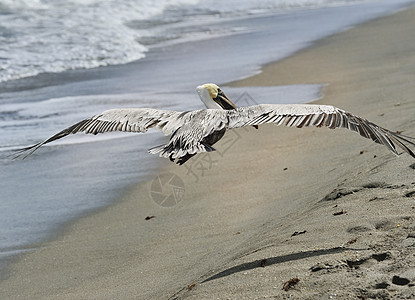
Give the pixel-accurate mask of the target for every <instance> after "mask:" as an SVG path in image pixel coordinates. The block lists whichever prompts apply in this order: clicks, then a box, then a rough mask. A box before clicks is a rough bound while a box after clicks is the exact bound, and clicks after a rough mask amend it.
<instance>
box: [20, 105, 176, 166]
mask: <svg viewBox="0 0 415 300" xmlns="http://www.w3.org/2000/svg"><path fill="white" fill-rule="evenodd" d="M179 115H180V113H179V112H176V111H169V110H158V109H152V108H130V109H128V108H124V109H110V110H107V111H104V112H102V113H101V114H98V115H95V116H93V117H91V118H88V119H85V120H83V121H80V122H78V123H76V124H74V125H72V126H70V127H68V128H66V129H64V130H62V131H61V132H58V133H57V134H55V135H54V136H52V137H50V138H48V139H47V140H45V141H43V142H40V143H38V144H35V145H32V146H29V147H26V148H23V149H20V150H18V151H19V153H18V155H17V157H19V156H23V158H25V157H27V156H28V155H30V154H32V153H33V152H34V151H36V150H37V149H38V148H39V147H41V146H42V145H44V144H47V143H50V142H53V141H55V140H58V139H61V138H63V137H65V136H67V135H69V134H75V133H78V132H84V133H90V134H98V133H104V132H111V131H125V132H146V131H147V130H149V129H150V128H153V127H156V128H158V129H160V130H161V131H162V132H163V133H164V134H165V135H169V134H171V133H172V132H173V131H174V130H176V126H177V124H176V123H177V116H179Z"/></svg>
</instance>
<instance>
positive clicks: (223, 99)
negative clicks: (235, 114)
mask: <svg viewBox="0 0 415 300" xmlns="http://www.w3.org/2000/svg"><path fill="white" fill-rule="evenodd" d="M212 100H213V101H215V102H216V103H217V104H219V105H220V107H222V108H223V109H225V110H231V109H235V108H237V106H236V105H235V104H234V103H233V102H232V101H231V100H229V98H228V97H227V96H226V95H225V93H224V92H222V90H221V89H218V95H217V96H216V97H215V98H213V99H212Z"/></svg>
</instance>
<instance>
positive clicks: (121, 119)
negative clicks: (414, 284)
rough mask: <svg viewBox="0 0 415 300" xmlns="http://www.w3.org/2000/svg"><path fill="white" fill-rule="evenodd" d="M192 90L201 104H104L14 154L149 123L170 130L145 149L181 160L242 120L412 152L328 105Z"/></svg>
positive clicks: (393, 136)
mask: <svg viewBox="0 0 415 300" xmlns="http://www.w3.org/2000/svg"><path fill="white" fill-rule="evenodd" d="M196 90H197V93H198V94H199V97H200V99H201V100H202V101H203V103H204V104H205V105H206V107H207V109H201V110H195V111H185V112H178V111H170V110H159V109H153V108H129V109H127V108H120V109H110V110H106V111H104V112H102V113H100V114H97V115H95V116H93V117H91V118H88V119H85V120H82V121H80V122H78V123H76V124H74V125H72V126H70V127H68V128H66V129H64V130H62V131H61V132H59V133H57V134H55V135H54V136H52V137H50V138H48V139H47V140H45V141H43V142H40V143H38V144H35V145H32V146H30V147H26V148H23V149H20V151H21V152H20V154H19V155H18V156H20V155H22V156H23V157H26V156H28V155H30V154H31V153H33V152H34V151H35V150H37V149H38V148H39V147H41V146H42V145H44V144H47V143H50V142H52V141H55V140H58V139H61V138H63V137H65V136H67V135H69V134H75V133H78V132H84V133H92V134H98V133H104V132H110V131H126V132H146V131H147V130H148V129H150V128H153V127H155V128H158V129H159V130H161V131H162V132H163V133H164V134H165V135H167V136H169V135H170V140H169V142H168V143H167V144H165V145H161V146H157V147H154V148H151V149H150V150H149V152H150V153H151V154H159V156H160V157H165V158H169V159H170V160H171V161H175V162H176V163H177V164H180V165H181V164H184V163H185V162H186V161H187V160H188V159H189V158H191V157H192V156H194V155H196V154H197V153H201V152H210V151H215V149H214V148H213V147H212V146H213V145H214V144H215V143H216V142H217V141H219V140H220V139H221V138H222V137H223V135H224V134H225V131H226V130H227V129H232V128H238V127H243V126H255V127H256V128H258V127H257V126H258V125H261V124H265V123H274V124H276V125H285V126H289V127H297V128H301V127H306V126H316V127H323V126H324V127H328V128H331V129H334V128H346V129H349V130H351V131H355V132H357V133H359V134H360V135H361V136H362V137H365V138H368V139H371V140H373V141H374V142H376V143H379V144H383V145H385V146H386V147H387V148H388V149H389V151H391V152H392V153H394V154H396V155H398V151H397V147H399V148H401V149H403V150H404V151H405V152H407V153H408V154H409V155H411V156H412V157H414V158H415V154H414V153H413V152H412V150H411V149H409V148H408V146H409V145H410V146H415V143H414V142H412V141H410V140H408V138H410V137H407V136H404V135H401V134H398V133H395V132H392V131H390V130H388V129H385V128H382V127H380V126H378V125H376V124H374V123H372V122H370V121H368V120H366V119H363V118H361V117H359V116H356V115H354V114H352V113H350V112H347V111H344V110H342V109H339V108H337V107H334V106H330V105H315V104H260V105H254V106H247V107H239V108H238V107H236V105H235V104H233V103H232V101H231V100H229V98H228V97H226V95H225V94H224V93H223V91H222V90H221V89H220V88H219V87H218V86H217V85H216V84H213V83H208V84H203V85H200V86H198V87H197V89H196Z"/></svg>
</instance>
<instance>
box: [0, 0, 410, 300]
mask: <svg viewBox="0 0 415 300" xmlns="http://www.w3.org/2000/svg"><path fill="white" fill-rule="evenodd" d="M414 14H415V9H414V8H411V9H409V10H405V11H403V12H399V13H397V14H394V15H392V16H386V17H382V18H380V19H377V20H374V21H370V22H368V23H365V24H361V25H358V26H357V27H355V28H352V29H350V30H348V31H346V32H343V33H340V34H336V35H334V36H331V37H329V38H326V39H323V40H321V41H317V42H316V43H315V44H314V45H312V46H311V47H310V48H307V49H305V50H302V51H300V52H298V53H296V54H295V55H294V56H291V57H289V58H287V59H284V60H282V61H279V62H275V63H273V64H270V65H267V66H265V67H264V69H263V71H262V73H261V74H258V75H255V76H253V77H250V78H248V79H244V80H241V81H239V82H236V83H235V82H234V83H231V85H238V86H248V85H275V84H278V85H285V84H296V83H297V84H305V83H318V84H321V83H329V85H328V86H326V87H325V88H324V89H323V95H324V96H323V98H322V99H321V100H319V101H317V103H323V102H324V103H325V104H333V105H336V106H340V107H341V108H343V109H347V110H350V111H352V112H354V113H357V114H359V115H361V116H364V117H367V118H368V119H369V120H372V121H374V122H375V123H378V124H379V125H381V126H385V127H386V128H390V129H399V130H401V129H402V130H406V131H405V132H404V134H412V135H414V131H413V130H410V126H408V125H407V124H411V118H410V113H409V112H410V111H414V110H415V105H414V104H413V103H411V96H413V95H414V88H413V87H412V86H411V83H410V81H411V80H408V79H407V77H406V76H407V74H409V75H410V74H411V73H410V70H411V69H410V63H411V59H410V58H413V55H410V53H411V51H410V50H411V49H413V47H412V45H411V43H410V39H405V34H407V35H406V37H408V35H409V36H411V35H410V33H409V31H411V30H406V31H405V30H403V32H401V29H402V28H403V26H404V25H405V24H406V26H407V27H405V28H409V29H411V28H413V27H412V26H411V25H410V24H412V25H413V24H414V23H415V22H414V21H412V20H411V18H412V19H413V15H414ZM409 23H410V24H409ZM408 24H409V25H408ZM398 29H399V30H398ZM386 30H389V31H386ZM385 31H386V32H385ZM398 31H399V32H398ZM370 32H372V34H370ZM373 32H377V34H382V37H383V38H381V39H376V38H375V41H373ZM390 33H394V34H390ZM398 33H399V34H398ZM370 37H372V40H371V42H370V43H369V42H368V41H367V39H368V38H370ZM386 40H388V41H387V45H389V46H388V47H389V48H388V47H385V46H383V47H381V46H379V45H377V44H375V42H377V43H380V44H382V45H383V44H385V43H386ZM391 40H392V41H391ZM395 40H397V41H399V43H398V42H397V41H395ZM405 41H406V43H405ZM350 44H351V45H350ZM356 44H357V45H358V46H355V45H356ZM365 44H366V46H365ZM367 44H369V45H367ZM391 45H400V46H399V49H396V51H397V52H396V53H395V55H393V54H394V50H395V49H393V47H392V46H391ZM373 50H376V51H375V52H374V51H373ZM399 51H400V52H399ZM339 52H341V53H342V55H341V56H339ZM356 52H359V53H356ZM373 53H374V55H375V57H373ZM398 53H405V54H408V53H409V54H408V56H410V58H408V57H404V56H402V55H398ZM412 53H415V52H412ZM376 55H378V57H377V58H378V59H379V61H377V60H376ZM369 59H371V61H369ZM380 61H381V62H380ZM286 70H289V72H288V71H286ZM338 70H342V72H341V74H339V71H338ZM311 74H313V76H311ZM382 74H384V76H385V78H382V76H381V75H382ZM405 75H406V76H405ZM355 78H358V79H359V80H357V79H355ZM358 87H360V89H359V88H358ZM225 92H226V91H225ZM397 95H398V96H397ZM382 114H384V115H382ZM277 130H278V133H275V128H274V127H273V126H272V127H271V126H263V128H261V130H260V131H255V133H256V134H255V135H253V134H252V131H253V129H248V131H245V130H239V131H237V133H238V135H239V138H238V135H236V137H235V136H234V137H233V138H234V139H236V138H238V139H237V140H236V142H237V144H235V145H236V146H235V147H233V148H232V152H233V153H232V154H230V153H229V152H225V153H222V154H219V153H216V154H213V155H212V157H209V159H211V161H210V162H211V166H212V168H210V169H208V170H206V171H205V173H204V174H203V176H201V178H199V180H198V182H195V179H194V178H193V177H191V176H189V175H188V174H187V173H188V169H183V168H178V167H177V166H168V167H167V170H169V171H170V172H172V173H175V174H177V175H178V176H179V177H180V178H182V179H184V184H185V196H184V199H182V201H180V203H179V204H178V205H176V206H175V207H174V208H171V209H169V208H165V207H160V206H158V205H157V204H156V203H154V202H153V201H152V200H151V199H150V197H149V190H150V189H151V187H149V184H150V183H148V182H147V183H143V184H140V185H139V186H135V187H133V188H132V189H131V190H129V191H126V195H125V196H124V197H123V198H122V200H121V201H120V203H116V204H115V205H114V206H110V207H108V208H104V210H103V211H100V212H98V213H96V214H94V215H91V216H87V217H85V218H81V219H80V220H78V221H76V222H75V223H73V224H71V225H70V226H69V228H68V229H67V232H65V234H64V235H63V236H60V237H58V238H57V239H56V240H54V241H49V242H46V243H42V246H41V247H40V248H39V249H38V250H36V251H35V252H33V253H29V254H24V255H22V256H21V257H20V258H19V259H18V261H17V262H16V263H15V264H13V266H11V270H10V274H9V277H8V278H7V279H5V280H4V281H3V282H0V291H1V290H3V291H4V293H5V295H8V296H10V297H13V298H15V299H18V298H22V299H23V298H25V296H26V297H27V296H32V297H37V298H44V299H49V298H50V299H52V298H54V297H59V298H60V299H65V298H68V299H71V298H80V297H83V296H84V297H86V298H94V297H95V298H114V297H115V298H123V297H124V298H129V297H136V298H140V299H141V298H143V299H149V298H154V299H160V298H162V299H164V298H167V297H172V298H173V299H174V297H177V298H180V299H182V298H188V299H205V298H207V297H208V296H211V295H215V296H216V297H219V298H221V299H222V298H223V299H226V298H227V297H228V298H231V299H232V298H233V297H235V298H238V297H239V298H240V297H247V296H252V297H258V296H267V295H274V294H277V295H278V297H283V295H284V293H285V292H284V291H281V287H280V286H281V285H282V283H283V282H284V281H286V280H288V279H290V278H292V277H295V276H298V277H299V278H300V280H301V281H300V283H299V285H298V288H294V289H293V290H291V291H290V293H292V294H293V296H294V297H318V296H320V294H317V293H323V294H321V296H323V295H327V293H335V291H338V292H337V293H338V294H341V292H342V290H341V287H340V286H339V285H338V284H337V283H336V280H337V281H338V280H339V278H342V276H343V277H344V276H346V275H345V274H346V273H347V271H348V273H347V274H349V273H353V272H356V269H353V268H350V269H351V270H348V269H347V268H348V267H347V266H345V265H344V264H343V263H339V262H338V261H344V257H345V256H346V258H347V260H349V261H357V260H358V259H362V258H367V259H366V260H365V261H367V262H368V264H366V265H363V266H362V268H361V269H363V271H362V272H364V271H365V270H366V269H367V272H368V273H369V272H373V270H375V273H376V274H375V275H373V276H375V277H376V276H378V275H379V276H378V277H376V278H372V277H371V278H367V284H366V282H365V284H366V285H369V286H370V287H366V286H365V289H366V290H367V291H366V294H370V293H375V292H378V293H380V292H382V293H395V292H396V290H397V291H398V292H401V293H407V292H408V291H407V290H405V291H404V290H403V289H404V288H403V287H395V286H394V285H393V284H392V283H391V282H390V281H391V278H389V277H388V274H389V273H386V271H384V270H383V269H382V268H381V267H385V266H384V265H386V264H387V263H390V262H391V260H392V259H396V260H398V259H401V258H402V257H401V256H402V255H403V254H404V253H398V249H397V248H396V247H395V248H394V246H396V245H395V244H393V239H392V238H390V240H387V241H388V244H387V246H388V247H389V248H390V249H388V248H387V247H386V249H383V248H382V242H384V240H385V239H386V238H387V234H388V233H393V234H394V235H396V236H397V237H398V238H402V239H403V240H404V241H405V240H407V239H404V238H403V237H404V236H405V234H407V232H408V231H410V230H412V227H411V221H412V216H410V214H408V213H406V212H405V211H404V209H406V210H408V209H409V211H411V208H410V207H411V206H412V205H413V204H412V202H411V197H405V198H406V199H405V198H403V199H402V194H403V195H406V194H407V193H410V192H411V190H412V189H413V188H414V186H413V185H412V181H411V176H412V174H413V173H412V171H411V169H410V168H408V165H410V164H412V163H413V161H411V160H410V158H409V157H406V156H404V155H402V156H401V157H399V158H398V159H395V158H394V157H393V155H391V154H389V153H388V152H387V150H386V149H384V148H382V147H380V146H378V145H374V143H371V142H370V141H367V140H364V139H361V138H359V137H357V136H356V135H355V134H350V133H348V132H345V131H341V132H336V133H333V132H327V131H328V130H324V129H314V128H312V129H311V128H310V129H303V131H301V130H300V131H298V132H297V131H296V130H295V129H291V128H277ZM276 134H278V135H277V137H278V138H279V139H281V137H282V139H281V140H282V141H283V143H282V142H280V143H275V142H272V141H270V138H271V137H273V136H276ZM231 137H232V136H231ZM322 143H323V144H324V145H326V146H327V147H325V148H324V149H321V144H322ZM259 144H261V145H264V146H263V148H261V149H257V147H256V146H257V145H259ZM340 144H341V145H340ZM221 147H223V148H226V144H225V143H224V142H222V143H219V144H218V145H217V147H216V148H217V149H220V148H221ZM360 151H363V154H360ZM287 153H289V155H287ZM374 155H376V157H374ZM228 157H229V160H228V159H227V158H228ZM253 157H254V158H255V159H256V161H252V158H253ZM327 157H328V158H329V159H328V160H327V159H326V158H327ZM282 158H284V159H282ZM270 161H272V166H273V168H270V167H269V166H270V163H269V162H270ZM199 162H200V161H199ZM210 162H209V163H210ZM195 163H196V162H194V163H193V164H192V166H194V168H196V167H197V165H195ZM285 168H288V169H287V170H284V169H285ZM390 169H391V170H392V172H391V171H390ZM395 170H396V173H397V172H399V174H396V173H394V172H395ZM311 173H312V174H311ZM218 174H220V175H219V176H217V175H218ZM304 174H307V176H304ZM308 174H310V175H308ZM317 179H318V180H317ZM383 181H385V182H384V183H382V182H383ZM376 182H377V184H374V183H376ZM369 184H372V186H374V187H372V188H369V187H364V185H369ZM402 184H403V185H404V186H401V187H399V185H402ZM211 186H215V190H213V191H212V190H211V189H209V187H211ZM298 186H305V187H306V188H304V190H302V189H299V188H298ZM395 186H397V187H395ZM392 187H393V188H392ZM336 189H337V190H340V191H344V193H345V195H343V196H340V197H339V198H337V199H333V200H331V202H330V201H322V200H323V199H325V196H326V195H330V194H331V193H332V191H334V190H336ZM276 190H278V195H275V194H276ZM354 190H356V191H354ZM348 191H352V192H350V193H349V194H346V192H348ZM207 193H210V194H209V195H206V194H207ZM340 194H341V193H340ZM241 195H243V197H242V196H241ZM333 197H334V198H335V196H333ZM376 197H377V199H379V200H377V199H375V200H371V201H370V199H372V198H376ZM362 198H363V199H364V200H365V204H366V206H365V207H361V206H360V204H359V203H360V201H361V200H360V199H362ZM385 199H386V200H393V201H400V203H401V204H400V205H402V207H390V206H389V205H388V201H384V200H385ZM335 205H337V207H336V209H335V208H333V206H335ZM340 209H344V210H347V211H348V213H347V214H345V215H344V216H338V217H334V216H333V215H332V213H334V212H336V211H337V210H340ZM364 209H369V210H368V212H367V215H366V211H365V212H363V210H364ZM322 212H324V214H322ZM384 212H387V213H388V214H386V217H385V216H384ZM373 213H374V214H375V216H373ZM150 215H155V216H156V217H155V218H154V219H151V220H145V217H146V216H150ZM362 216H363V217H365V218H366V219H365V220H364V221H362V220H361V218H362ZM342 217H345V218H342ZM404 217H405V218H407V219H405V218H404ZM408 218H409V219H408ZM195 224H196V225H197V226H195ZM356 224H358V225H356ZM327 225H330V226H331V227H333V228H330V227H329V226H328V227H329V228H327ZM351 225H356V226H354V227H353V228H354V229H353V228H351ZM397 225H400V226H399V227H397ZM358 226H360V227H359V228H360V229H359V228H357V227H358ZM334 227H335V228H341V229H342V232H341V234H340V233H338V232H337V230H335V229H334ZM405 227H406V228H405ZM362 228H363V229H362ZM352 229H353V230H352ZM404 229H405V230H406V231H404ZM303 230H306V231H307V232H306V233H305V234H302V235H300V236H298V237H297V236H295V237H290V234H292V233H293V232H295V231H296V232H302V231H303ZM103 231H105V232H103ZM369 234H371V235H370V236H369ZM356 237H357V241H356V243H353V247H351V246H350V247H346V248H343V249H342V250H341V251H340V250H339V251H338V252H336V251H337V250H336V249H338V247H340V246H342V245H344V244H345V243H347V242H349V241H351V240H353V239H354V238H356ZM401 242H402V241H401ZM399 245H400V244H399ZM349 248H351V249H352V250H350V249H349ZM356 249H364V250H356ZM343 250H344V251H343ZM313 251H320V252H313ZM379 252H382V253H389V254H388V255H389V256H388V258H387V259H385V260H386V262H383V261H381V262H379V263H378V264H375V262H373V260H374V259H373V258H372V256H373V253H375V254H379ZM263 259H266V261H265V263H264V264H265V265H266V266H267V267H265V268H262V267H257V265H256V262H258V261H262V260H263ZM320 260H322V262H321V261H320ZM399 262H401V263H403V261H399ZM319 263H321V265H322V269H321V270H320V271H316V272H310V271H309V268H311V267H312V266H316V265H317V264H319ZM345 264H346V265H347V263H345ZM379 264H384V265H382V266H379ZM407 265H408V264H407ZM407 265H405V266H407ZM86 266H88V270H85V267H86ZM405 266H403V267H402V270H404V269H405ZM374 268H375V269H374ZM328 270H331V272H332V273H331V275H333V274H334V275H333V276H332V278H328V277H329V276H330V274H329V271H328ZM326 271H327V272H326ZM324 272H325V273H324ZM382 272H383V273H382ZM39 273H40V274H44V276H39ZM245 273H247V274H245ZM275 273H279V275H275ZM349 275H350V274H349ZM398 275H399V276H404V275H402V274H398ZM398 275H397V276H398ZM336 276H337V277H336ZM40 277H42V278H40ZM390 277H392V276H390ZM407 277H408V276H407ZM369 279H370V281H369ZM414 279H415V278H414ZM319 280H325V282H326V283H327V287H326V290H322V291H316V290H313V288H312V287H313V284H314V283H315V282H319ZM356 280H357V279H356V278H355V277H353V276H351V275H350V276H348V277H347V279H346V280H345V284H346V285H347V284H348V283H349V281H350V285H347V286H346V289H344V291H343V292H347V293H355V294H354V295H358V293H359V292H360V293H361V294H364V293H365V292H364V291H355V290H354V289H353V288H352V286H353V284H355V282H356ZM411 280H412V279H411ZM383 281H385V282H386V283H387V285H386V286H387V287H389V289H388V288H387V287H386V288H384V289H378V290H379V291H374V292H373V291H372V289H373V290H376V289H375V288H372V286H376V284H380V283H382V282H383ZM51 282H52V284H50V283H51ZM137 283H138V284H137ZM193 284H195V286H192V285H193ZM45 285H48V286H45ZM191 286H192V287H191ZM253 286H254V287H255V288H252V287H253ZM189 287H191V288H189ZM275 287H278V288H277V289H276V288H275ZM391 287H392V288H395V290H394V289H391ZM327 289H329V290H327ZM400 289H401V290H400ZM257 291H259V292H257ZM172 295H175V296H172ZM276 297H277V296H276Z"/></svg>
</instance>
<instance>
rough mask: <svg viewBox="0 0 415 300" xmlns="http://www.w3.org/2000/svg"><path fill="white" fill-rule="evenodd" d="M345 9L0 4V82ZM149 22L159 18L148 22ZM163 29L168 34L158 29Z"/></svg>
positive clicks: (78, 0) (208, 0) (2, 0)
mask: <svg viewBox="0 0 415 300" xmlns="http://www.w3.org/2000/svg"><path fill="white" fill-rule="evenodd" d="M366 1H368V0H366ZM353 2H356V1H351V0H349V1H345V0H295V1H293V0H266V1H248V0H238V1H236V0H232V1H219V0H204V1H197V0H158V1H153V0H141V1H134V0H108V1H99V0H87V1H85V0H70V1H55V0H43V1H41V0H0V24H2V25H1V26H0V45H1V46H0V82H4V81H8V80H13V79H18V78H23V77H28V76H34V75H37V74H40V73H50V72H51V73H54V72H63V71H65V70H70V69H79V68H95V67H100V66H106V65H116V64H124V63H128V62H131V61H134V60H138V59H141V58H143V57H145V53H146V51H147V50H148V49H147V47H146V46H145V42H146V41H147V42H149V41H150V40H151V41H150V42H149V43H150V44H154V43H157V42H161V41H165V40H170V41H172V40H175V41H180V40H181V39H182V38H183V37H185V38H187V39H191V40H196V39H200V38H211V37H212V36H214V35H215V34H226V33H227V32H228V31H229V32H233V31H235V30H236V31H238V29H233V28H224V29H223V30H222V32H217V30H215V31H214V32H215V33H213V31H209V29H206V27H202V28H201V29H200V30H199V29H197V28H196V27H197V26H192V24H193V25H197V24H199V23H200V22H201V21H202V22H216V21H217V19H218V18H221V19H223V18H229V17H234V16H238V15H249V14H258V13H264V12H267V11H270V10H287V9H293V8H301V7H320V6H328V5H339V4H344V3H353ZM163 13H165V14H163ZM156 16H159V17H158V18H159V19H158V20H157V21H156V22H154V21H151V19H152V18H154V17H156ZM146 21H148V23H146ZM134 22H139V24H140V25H139V26H137V25H134V24H135V23H134ZM163 23H164V25H163ZM166 24H167V26H168V27H169V30H170V31H169V30H167V32H166V30H165V29H164V28H163V26H166ZM180 24H182V25H183V26H181V25H180ZM189 25H190V26H189ZM172 28H173V29H174V28H175V30H174V31H173V32H172V31H171V29H172ZM192 28H195V29H192Z"/></svg>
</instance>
